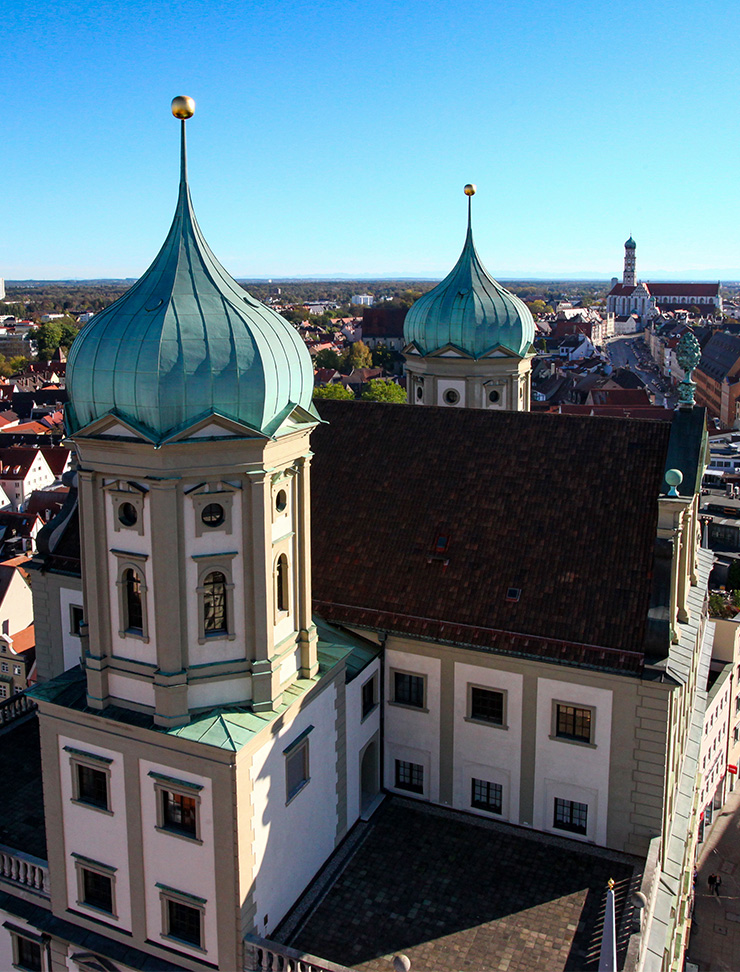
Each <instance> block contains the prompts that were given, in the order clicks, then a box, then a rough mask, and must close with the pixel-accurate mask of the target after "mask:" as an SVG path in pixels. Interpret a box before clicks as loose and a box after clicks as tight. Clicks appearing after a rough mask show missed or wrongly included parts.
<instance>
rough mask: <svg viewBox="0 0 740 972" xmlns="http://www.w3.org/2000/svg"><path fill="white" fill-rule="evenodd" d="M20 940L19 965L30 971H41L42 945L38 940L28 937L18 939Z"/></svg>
mask: <svg viewBox="0 0 740 972" xmlns="http://www.w3.org/2000/svg"><path fill="white" fill-rule="evenodd" d="M16 940H17V942H18V965H19V966H20V967H21V968H22V969H28V970H29V972H41V946H40V945H39V944H38V942H32V941H29V939H27V938H21V937H20V935H19V936H18V938H17V939H16Z"/></svg>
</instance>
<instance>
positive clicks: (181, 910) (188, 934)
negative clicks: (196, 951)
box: [167, 901, 200, 947]
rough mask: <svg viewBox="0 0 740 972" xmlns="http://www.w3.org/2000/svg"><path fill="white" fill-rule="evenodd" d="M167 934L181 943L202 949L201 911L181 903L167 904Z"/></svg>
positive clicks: (172, 902)
mask: <svg viewBox="0 0 740 972" xmlns="http://www.w3.org/2000/svg"><path fill="white" fill-rule="evenodd" d="M167 916H168V923H169V927H168V929H167V934H168V935H171V936H172V938H179V939H180V941H181V942H187V943H188V944H189V945H197V946H198V947H200V911H199V910H198V909H197V908H191V907H190V906H189V905H185V904H181V903H180V902H179V901H168V902H167Z"/></svg>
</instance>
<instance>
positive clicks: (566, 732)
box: [555, 702, 593, 743]
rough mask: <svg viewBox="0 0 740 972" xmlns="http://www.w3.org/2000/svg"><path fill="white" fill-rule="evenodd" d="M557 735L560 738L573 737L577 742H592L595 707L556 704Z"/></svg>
mask: <svg viewBox="0 0 740 972" xmlns="http://www.w3.org/2000/svg"><path fill="white" fill-rule="evenodd" d="M555 711H556V715H555V735H556V736H557V738H558V739H572V740H574V741H576V742H586V743H590V742H591V722H592V715H593V709H586V708H579V707H578V706H575V705H563V704H562V703H560V702H558V703H557V704H556V706H555Z"/></svg>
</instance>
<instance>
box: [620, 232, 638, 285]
mask: <svg viewBox="0 0 740 972" xmlns="http://www.w3.org/2000/svg"><path fill="white" fill-rule="evenodd" d="M636 250H637V243H635V241H634V240H633V239H632V237H631V236H630V238H629V239H628V240H627V242H626V243H625V244H624V273H623V274H622V284H623V285H624V286H625V287H634V286H635V285H636V284H637V276H636V273H637V261H636V256H637V254H636Z"/></svg>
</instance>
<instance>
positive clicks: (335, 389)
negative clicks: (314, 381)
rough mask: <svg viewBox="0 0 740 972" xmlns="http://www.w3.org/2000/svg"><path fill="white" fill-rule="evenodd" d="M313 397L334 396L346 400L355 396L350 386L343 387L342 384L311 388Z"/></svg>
mask: <svg viewBox="0 0 740 972" xmlns="http://www.w3.org/2000/svg"><path fill="white" fill-rule="evenodd" d="M313 397H314V398H334V399H339V400H342V401H343V400H345V399H346V400H347V401H349V400H350V398H354V397H355V393H354V392H353V391H352V389H351V388H345V387H344V385H324V387H323V388H314V390H313Z"/></svg>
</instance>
